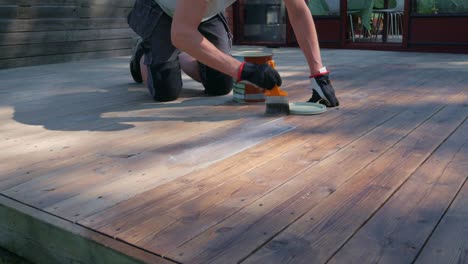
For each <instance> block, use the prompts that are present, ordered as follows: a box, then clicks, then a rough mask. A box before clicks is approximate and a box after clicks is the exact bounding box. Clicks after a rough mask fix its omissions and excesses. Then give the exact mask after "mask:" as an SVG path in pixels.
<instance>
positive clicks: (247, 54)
mask: <svg viewBox="0 0 468 264" xmlns="http://www.w3.org/2000/svg"><path fill="white" fill-rule="evenodd" d="M231 55H232V56H234V57H244V58H246V57H250V58H257V57H268V56H273V52H268V51H235V52H232V53H231Z"/></svg>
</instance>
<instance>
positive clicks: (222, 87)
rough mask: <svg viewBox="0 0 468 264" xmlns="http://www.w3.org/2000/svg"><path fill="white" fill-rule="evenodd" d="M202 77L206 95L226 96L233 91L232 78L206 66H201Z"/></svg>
mask: <svg viewBox="0 0 468 264" xmlns="http://www.w3.org/2000/svg"><path fill="white" fill-rule="evenodd" d="M199 67H200V76H201V79H202V83H203V86H204V87H205V93H206V94H208V95H214V96H219V95H226V94H228V93H230V92H231V91H232V77H231V76H229V75H226V74H224V73H221V72H219V71H217V70H214V69H212V68H210V67H208V66H206V65H204V64H201V63H200V64H199Z"/></svg>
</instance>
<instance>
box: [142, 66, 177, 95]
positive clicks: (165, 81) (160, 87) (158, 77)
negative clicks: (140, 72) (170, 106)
mask: <svg viewBox="0 0 468 264" xmlns="http://www.w3.org/2000/svg"><path fill="white" fill-rule="evenodd" d="M149 73H150V74H149V76H148V89H149V92H150V94H151V96H152V97H153V99H154V100H156V101H160V102H168V101H173V100H176V99H177V98H178V97H179V94H180V91H181V90H182V75H181V74H182V72H181V69H180V63H179V61H178V60H175V61H169V62H165V63H161V64H156V65H150V66H149Z"/></svg>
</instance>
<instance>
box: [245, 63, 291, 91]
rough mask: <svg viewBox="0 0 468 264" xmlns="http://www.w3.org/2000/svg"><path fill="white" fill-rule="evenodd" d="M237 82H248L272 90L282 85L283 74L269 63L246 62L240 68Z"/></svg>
mask: <svg viewBox="0 0 468 264" xmlns="http://www.w3.org/2000/svg"><path fill="white" fill-rule="evenodd" d="M237 82H247V83H251V84H253V85H255V86H258V87H260V88H263V89H267V90H271V89H273V87H275V86H276V85H277V86H281V84H282V81H281V76H280V75H279V73H278V72H277V71H276V70H275V69H273V68H272V67H270V66H269V65H268V64H254V63H250V62H244V63H242V65H241V66H240V68H239V72H238V74H237Z"/></svg>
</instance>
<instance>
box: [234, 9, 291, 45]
mask: <svg viewBox="0 0 468 264" xmlns="http://www.w3.org/2000/svg"><path fill="white" fill-rule="evenodd" d="M243 12H244V40H246V41H260V42H276V43H278V42H285V41H286V9H285V7H284V3H283V1H282V0H263V1H260V0H250V1H246V3H245V5H244V9H243Z"/></svg>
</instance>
